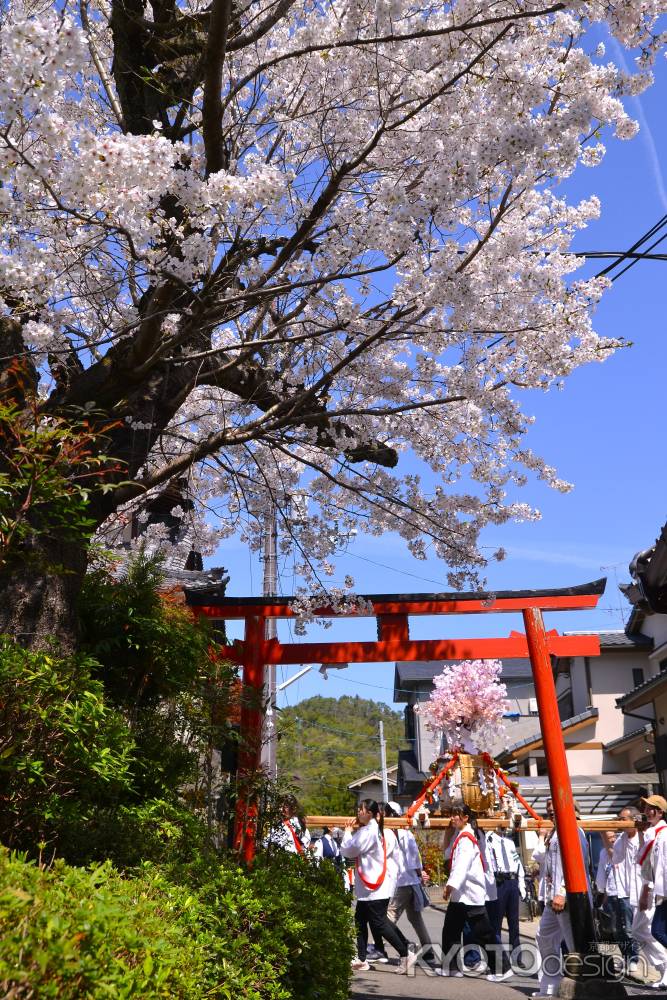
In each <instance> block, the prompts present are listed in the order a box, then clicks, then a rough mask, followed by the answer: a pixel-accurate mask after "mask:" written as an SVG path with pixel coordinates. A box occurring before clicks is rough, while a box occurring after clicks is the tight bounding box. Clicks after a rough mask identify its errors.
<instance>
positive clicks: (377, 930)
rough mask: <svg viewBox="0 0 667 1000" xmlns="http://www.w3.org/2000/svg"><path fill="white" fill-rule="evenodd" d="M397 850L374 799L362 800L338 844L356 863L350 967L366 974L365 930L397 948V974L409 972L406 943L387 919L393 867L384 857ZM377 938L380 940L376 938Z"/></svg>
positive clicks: (392, 888)
mask: <svg viewBox="0 0 667 1000" xmlns="http://www.w3.org/2000/svg"><path fill="white" fill-rule="evenodd" d="M395 850H397V846H396V837H395V836H394V834H393V832H392V831H391V830H385V829H384V817H383V816H382V814H381V813H380V807H379V805H378V804H377V802H375V800H374V799H364V800H363V801H362V802H360V803H359V806H358V807H357V819H356V822H355V823H354V824H353V825H350V826H346V827H345V832H344V833H343V839H342V841H341V844H340V853H341V854H342V855H343V857H345V858H353V859H354V860H355V861H356V865H355V870H354V894H355V897H356V900H357V905H356V909H355V913H354V920H355V923H356V925H357V958H356V959H355V960H354V961H353V962H352V968H353V969H356V970H357V971H362V972H367V971H368V970H370V968H371V966H370V964H369V962H367V961H366V954H367V949H368V928H369V927H370V929H371V931H372V933H373V937H374V938H375V937H376V936H381V937H382V938H384V940H385V941H388V942H389V944H390V945H392V947H394V948H395V949H396V951H397V952H398V954H399V956H400V962H399V965H398V968H397V969H396V972H397V973H398V974H399V975H406V974H407V971H408V942H407V939H406V938H405V936H404V935H403V934H402V933H401V931H400V930H399V929H398V927H395V926H394V924H392V923H391V921H390V920H389V918H388V917H387V907H388V906H389V900H390V899H391V897H392V896H393V895H394V890H395V888H396V884H395V882H396V880H395V875H394V874H393V871H395V867H392V866H388V865H387V858H389V857H391V855H392V854H393V852H394V851H395ZM378 939H379V938H378Z"/></svg>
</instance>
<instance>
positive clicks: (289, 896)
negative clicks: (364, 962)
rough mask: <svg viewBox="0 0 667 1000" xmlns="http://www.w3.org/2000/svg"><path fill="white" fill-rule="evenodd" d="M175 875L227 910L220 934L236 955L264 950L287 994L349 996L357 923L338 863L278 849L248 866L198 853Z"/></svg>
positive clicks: (318, 999) (215, 907)
mask: <svg viewBox="0 0 667 1000" xmlns="http://www.w3.org/2000/svg"><path fill="white" fill-rule="evenodd" d="M171 877H172V878H173V879H174V880H175V881H176V882H178V883H180V884H189V885H191V886H196V891H197V893H198V895H199V897H200V898H202V899H205V900H206V902H207V903H208V905H209V907H210V908H211V910H212V911H214V912H215V913H218V914H220V915H221V922H220V927H219V929H218V934H219V936H220V940H221V941H223V940H226V941H227V946H226V947H227V948H228V949H229V951H230V952H233V951H234V950H235V949H236V948H238V947H239V946H241V947H244V948H248V949H252V948H253V947H254V948H259V949H260V950H261V953H262V954H263V955H264V956H265V957H266V959H267V961H268V962H269V963H270V965H271V968H272V969H273V970H274V971H275V972H276V974H277V976H278V981H279V982H280V984H281V985H282V987H283V988H284V990H285V991H286V993H287V994H288V995H289V996H291V997H294V998H296V1000H323V998H326V1000H347V997H348V995H349V984H350V961H351V959H352V957H353V954H354V948H353V925H352V917H351V910H350V905H349V899H348V896H347V893H346V892H345V888H344V886H343V881H342V877H341V874H340V872H338V871H337V870H336V869H335V868H334V866H333V865H332V864H329V863H323V864H321V865H319V866H318V865H317V863H316V862H315V861H314V860H313V859H311V858H300V857H298V856H296V855H293V854H288V853H286V852H284V851H278V852H276V853H274V854H271V855H263V854H260V855H258V857H257V860H256V863H255V865H254V866H253V868H252V869H250V870H249V871H248V870H246V869H242V868H238V867H232V866H230V864H229V863H227V864H223V865H211V864H210V861H209V860H207V859H202V858H200V859H195V860H194V861H193V862H192V863H190V864H189V865H187V866H181V867H179V868H174V869H172V872H171ZM193 891H194V890H193ZM233 995H240V996H243V997H245V994H243V993H240V994H239V993H237V994H233Z"/></svg>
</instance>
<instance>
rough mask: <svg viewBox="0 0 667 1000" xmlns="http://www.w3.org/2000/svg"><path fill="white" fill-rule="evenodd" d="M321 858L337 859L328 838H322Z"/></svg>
mask: <svg viewBox="0 0 667 1000" xmlns="http://www.w3.org/2000/svg"><path fill="white" fill-rule="evenodd" d="M322 857H323V858H331V859H332V860H333V858H337V857H338V855H337V853H336V849H335V847H334V846H333V844H332V843H331V840H330V839H329V837H322Z"/></svg>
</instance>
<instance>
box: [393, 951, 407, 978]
mask: <svg viewBox="0 0 667 1000" xmlns="http://www.w3.org/2000/svg"><path fill="white" fill-rule="evenodd" d="M407 974H408V958H407V955H406V957H405V958H402V959H401V960H400V961H399V963H398V965H397V966H396V975H397V976H407Z"/></svg>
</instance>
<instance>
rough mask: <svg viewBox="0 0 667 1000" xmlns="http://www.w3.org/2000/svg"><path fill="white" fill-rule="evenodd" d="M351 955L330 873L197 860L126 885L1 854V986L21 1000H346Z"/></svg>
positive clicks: (107, 875)
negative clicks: (131, 999) (31, 998)
mask: <svg viewBox="0 0 667 1000" xmlns="http://www.w3.org/2000/svg"><path fill="white" fill-rule="evenodd" d="M351 953H352V947H351V922H350V912H349V907H348V905H347V902H346V900H345V898H344V891H343V890H342V885H341V882H340V876H339V875H338V874H337V873H336V872H335V871H334V869H333V866H331V865H322V866H321V867H320V868H317V867H316V866H314V865H313V864H312V863H311V862H309V861H308V860H302V859H298V858H293V857H290V856H287V855H281V856H280V857H279V858H273V859H271V861H270V863H268V862H267V863H265V864H262V863H260V864H259V865H258V866H257V868H256V869H253V871H252V873H251V874H248V873H246V872H245V871H244V870H242V869H240V868H237V867H226V866H220V865H217V864H211V863H210V861H204V860H203V859H195V861H193V862H192V864H191V865H190V866H189V867H188V868H185V867H180V868H179V869H171V871H170V872H169V873H167V872H166V871H165V870H162V869H159V868H156V867H155V866H153V865H144V866H142V868H141V870H140V871H139V872H138V874H137V876H136V877H133V878H128V877H122V876H121V875H119V874H118V873H117V872H116V871H115V870H114V869H113V868H112V866H111V865H110V864H104V865H101V866H99V867H95V868H92V869H82V868H70V867H68V866H67V865H66V864H65V863H64V862H62V861H57V862H56V863H55V865H54V866H53V868H52V869H44V868H40V867H39V866H38V865H36V864H34V863H29V862H26V861H25V859H23V858H20V857H17V856H15V855H14V856H10V855H9V854H8V852H7V851H5V850H2V849H0V986H2V987H4V989H5V991H6V993H7V995H10V996H12V997H15V998H16V1000H18V998H20V997H26V998H27V997H29V996H35V997H40V998H56V997H57V998H58V1000H80V998H86V1000H98V998H99V1000H102V998H104V1000H108V998H109V997H116V998H125V997H130V996H132V997H141V998H142V1000H154V998H158V997H159V998H164V997H168V998H179V1000H203V998H204V997H209V998H210V997H219V998H229V1000H232V998H234V1000H236V998H238V997H241V998H243V1000H291V998H293V997H294V998H298V1000H317V998H324V997H326V998H327V1000H346V998H347V995H348V986H349V976H350V956H351Z"/></svg>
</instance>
